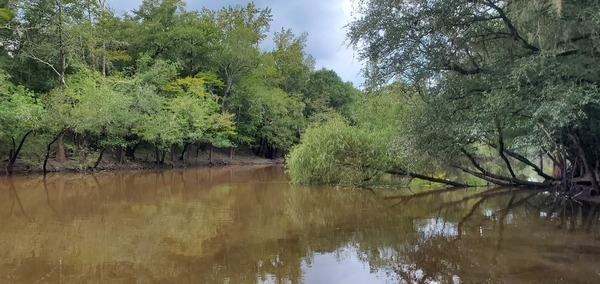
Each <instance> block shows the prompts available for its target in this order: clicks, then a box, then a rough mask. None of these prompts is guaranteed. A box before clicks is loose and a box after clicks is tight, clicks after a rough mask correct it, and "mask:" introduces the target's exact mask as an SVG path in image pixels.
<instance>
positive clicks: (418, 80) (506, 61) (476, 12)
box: [349, 0, 600, 193]
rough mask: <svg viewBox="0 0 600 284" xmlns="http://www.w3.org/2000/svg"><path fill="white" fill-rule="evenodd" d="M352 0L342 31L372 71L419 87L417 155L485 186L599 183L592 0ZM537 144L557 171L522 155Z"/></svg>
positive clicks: (597, 20)
mask: <svg viewBox="0 0 600 284" xmlns="http://www.w3.org/2000/svg"><path fill="white" fill-rule="evenodd" d="M359 4H360V5H359V7H360V9H361V14H360V15H361V17H359V18H358V19H356V20H355V21H354V22H353V23H351V25H350V32H349V36H350V39H351V41H352V43H353V44H355V45H356V46H357V47H358V48H359V49H360V54H361V57H362V58H363V59H366V60H368V61H369V62H370V66H371V70H377V72H371V74H375V75H377V76H375V77H376V78H375V79H381V78H386V79H388V80H389V79H392V78H395V79H399V80H406V81H409V82H411V83H414V84H416V85H418V86H420V88H421V90H422V94H423V99H424V101H425V103H426V104H425V106H424V108H423V109H422V111H421V113H419V114H417V115H415V119H414V121H413V122H414V123H413V131H412V136H413V137H414V140H413V142H414V146H415V149H416V150H418V151H417V153H428V154H430V155H431V156H433V157H435V158H437V159H440V160H442V161H444V162H446V163H447V164H449V165H451V166H454V167H457V168H459V169H461V170H463V171H465V172H467V173H470V174H473V175H475V176H478V177H481V178H483V179H486V180H487V181H489V182H492V183H495V184H500V185H524V186H542V187H547V186H560V187H562V188H566V189H576V190H580V189H581V188H582V187H585V186H586V185H589V186H590V187H589V188H591V189H592V192H595V193H598V192H600V188H599V187H598V171H599V170H600V168H599V167H598V164H599V163H598V162H597V161H599V160H600V152H598V150H597V149H598V147H599V146H600V145H599V144H598V139H597V136H596V134H597V133H598V131H597V129H596V126H595V125H596V124H595V122H596V121H597V111H596V110H597V109H598V105H599V103H600V92H599V83H600V75H598V74H600V70H599V69H598V68H599V67H598V66H600V65H599V64H598V63H600V62H599V60H600V56H599V55H598V54H600V53H599V50H598V46H599V45H598V43H599V41H598V36H597V35H598V34H599V32H600V17H599V15H598V13H597V11H598V9H599V8H600V4H599V3H598V2H597V1H577V2H567V1H549V0H548V1H500V0H484V1H434V0H403V1H392V2H390V1H383V0H368V1H360V3H359ZM380 82H381V80H380ZM478 145H487V146H489V147H492V148H493V149H495V152H496V155H497V157H498V161H499V162H500V163H501V164H502V165H503V167H502V168H503V170H492V167H490V166H489V165H486V164H485V163H486V159H483V158H482V157H480V155H478V153H477V152H476V149H477V148H478ZM540 154H546V155H548V156H549V157H551V158H552V159H553V160H555V163H556V165H557V167H558V168H560V171H561V174H560V175H558V176H557V177H553V176H550V175H549V174H547V173H545V172H543V171H542V170H541V169H540V167H539V166H537V164H536V163H534V162H533V161H532V159H531V158H532V157H537V156H539V155H540ZM488 160H489V159H488ZM460 161H462V162H460ZM466 165H470V166H466ZM517 167H528V168H531V169H532V170H533V171H534V172H536V173H537V175H538V178H539V179H540V180H541V182H532V181H529V180H528V179H527V178H526V177H524V176H520V175H519V174H518V172H517V171H516V168H517Z"/></svg>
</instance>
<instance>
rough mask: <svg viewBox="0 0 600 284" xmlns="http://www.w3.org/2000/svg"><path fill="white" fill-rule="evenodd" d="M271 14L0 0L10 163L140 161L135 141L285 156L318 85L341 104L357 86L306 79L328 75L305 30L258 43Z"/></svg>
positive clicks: (4, 144) (3, 135)
mask: <svg viewBox="0 0 600 284" xmlns="http://www.w3.org/2000/svg"><path fill="white" fill-rule="evenodd" d="M271 20H272V15H271V11H270V9H268V8H266V9H262V8H259V7H257V6H256V5H254V4H248V5H245V6H239V5H238V6H230V7H223V8H222V9H219V10H208V9H202V10H199V11H190V10H188V9H187V8H186V6H185V2H184V1H180V0H161V1H147V0H144V1H142V3H141V5H140V6H139V7H138V8H137V9H135V10H134V11H132V12H131V13H127V14H124V15H117V14H116V13H115V12H114V11H113V10H112V9H111V7H109V6H108V5H107V4H106V1H98V0H68V1H67V0H61V1H55V0H18V1H2V2H1V3H0V22H2V25H3V27H4V29H2V31H1V32H0V38H1V39H0V42H1V43H2V54H1V55H0V58H1V60H0V69H1V70H0V71H1V74H2V76H1V77H2V78H1V82H0V85H1V86H0V88H1V90H0V102H1V105H0V119H1V120H2V126H1V131H0V154H1V155H3V156H9V157H10V158H9V159H8V164H9V166H7V169H8V170H9V172H10V171H12V170H13V165H14V163H15V161H16V160H17V156H18V154H19V153H24V155H25V156H26V157H27V163H29V165H28V166H31V167H37V166H38V164H37V163H42V161H41V160H42V159H41V158H40V157H44V159H43V160H44V162H43V168H44V170H46V164H47V162H48V161H49V160H50V156H51V154H54V153H55V154H56V157H57V160H58V161H64V159H65V156H67V157H66V158H71V159H77V160H78V161H79V162H80V164H81V168H82V169H85V168H88V167H95V166H97V165H98V163H99V162H100V161H101V160H102V157H103V154H104V152H105V151H110V152H112V154H113V156H116V157H119V160H121V161H122V160H123V153H122V152H123V151H124V152H125V155H126V156H127V158H128V159H136V156H135V152H136V149H144V151H145V152H146V153H152V156H153V158H154V159H155V161H156V162H157V163H164V161H165V156H166V154H167V153H170V154H171V157H174V156H175V155H174V153H175V152H178V153H181V154H180V155H177V156H178V157H179V158H180V159H183V158H184V154H185V153H186V151H189V149H190V147H192V146H195V147H197V148H202V147H206V146H209V147H217V148H219V147H221V148H235V147H238V148H242V149H245V150H246V151H254V152H255V153H256V154H258V155H260V156H264V157H270V158H276V157H282V156H283V155H284V154H285V153H287V151H288V149H289V148H290V147H291V146H292V145H294V144H295V143H297V142H298V140H299V137H300V134H301V133H302V132H303V131H304V128H305V127H306V125H307V121H308V115H309V113H308V112H305V106H306V104H307V102H309V101H310V99H309V98H310V97H312V96H314V94H313V90H315V88H316V89H319V90H320V89H324V88H326V85H328V84H331V85H335V86H344V87H343V88H345V89H344V91H341V92H346V91H347V92H348V94H350V93H351V94H352V95H345V94H341V93H339V91H338V93H336V94H331V96H332V97H336V98H337V97H340V98H341V97H344V96H346V98H345V99H343V100H342V101H336V102H335V106H334V107H335V108H337V109H343V108H347V107H348V105H350V104H351V103H352V102H353V101H354V100H356V99H357V95H358V93H359V91H358V90H356V89H355V88H354V87H353V86H352V85H351V84H350V83H344V82H343V81H342V80H341V79H340V78H339V77H337V75H336V74H335V72H333V71H327V72H331V73H332V74H331V75H329V76H330V77H331V78H332V79H331V80H328V81H315V80H312V81H311V77H314V76H313V73H316V72H325V71H315V70H314V60H313V59H312V57H311V56H310V55H309V54H307V52H306V50H305V49H306V45H305V43H306V39H307V36H308V35H307V34H299V35H296V34H294V32H293V31H291V30H289V29H283V30H281V31H280V32H276V33H274V36H273V40H274V46H275V48H274V49H273V50H262V49H261V48H260V47H259V46H261V44H262V43H263V41H264V40H266V39H267V35H268V33H269V29H270V22H271ZM309 92H311V94H310V95H309ZM319 96H324V95H322V94H319ZM312 112H314V111H312ZM312 112H311V114H312ZM28 141H30V142H31V147H27V145H28V143H27V142H28ZM38 148H41V149H43V148H45V154H40V153H39V152H41V151H39V149H38ZM21 150H23V151H21ZM146 156H148V155H146Z"/></svg>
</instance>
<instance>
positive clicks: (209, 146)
mask: <svg viewBox="0 0 600 284" xmlns="http://www.w3.org/2000/svg"><path fill="white" fill-rule="evenodd" d="M212 154H213V146H212V144H209V145H208V161H209V162H212Z"/></svg>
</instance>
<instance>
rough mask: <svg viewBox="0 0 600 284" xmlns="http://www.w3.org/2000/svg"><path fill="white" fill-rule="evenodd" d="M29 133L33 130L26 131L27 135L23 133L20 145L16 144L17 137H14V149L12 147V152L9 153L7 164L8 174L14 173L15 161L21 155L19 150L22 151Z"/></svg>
mask: <svg viewBox="0 0 600 284" xmlns="http://www.w3.org/2000/svg"><path fill="white" fill-rule="evenodd" d="M29 134H31V131H29V132H27V133H25V135H23V138H21V141H20V142H19V145H18V146H17V145H16V142H15V138H12V149H10V153H9V157H8V164H7V165H6V172H7V173H8V174H12V173H13V170H14V166H15V162H16V161H17V158H18V157H19V152H21V149H22V148H23V144H25V140H26V139H27V136H29Z"/></svg>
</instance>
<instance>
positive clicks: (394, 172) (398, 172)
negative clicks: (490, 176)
mask: <svg viewBox="0 0 600 284" xmlns="http://www.w3.org/2000/svg"><path fill="white" fill-rule="evenodd" d="M386 172H387V173H388V174H391V175H400V176H409V177H414V178H418V179H422V180H427V181H431V182H437V183H442V184H447V185H451V186H454V187H471V186H470V185H467V184H464V183H460V182H455V181H451V180H447V179H441V178H434V177H429V176H426V175H422V174H417V173H411V172H408V171H405V170H388V171H386Z"/></svg>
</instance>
